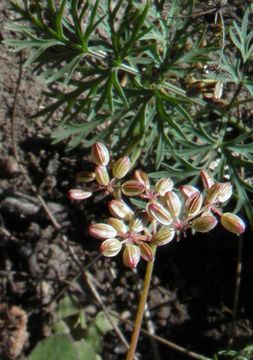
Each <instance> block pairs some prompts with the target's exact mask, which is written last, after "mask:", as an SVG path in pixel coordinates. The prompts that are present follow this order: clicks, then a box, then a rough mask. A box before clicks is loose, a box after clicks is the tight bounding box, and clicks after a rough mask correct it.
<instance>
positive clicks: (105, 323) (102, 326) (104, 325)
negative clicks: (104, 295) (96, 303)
mask: <svg viewBox="0 0 253 360" xmlns="http://www.w3.org/2000/svg"><path fill="white" fill-rule="evenodd" d="M110 320H111V322H112V323H113V324H114V326H117V325H118V318H117V316H116V314H115V315H112V314H110ZM111 322H110V321H109V319H108V318H107V316H106V315H105V313H104V311H100V312H99V313H98V314H97V316H96V319H95V324H96V326H97V328H98V329H99V331H100V333H101V334H102V335H105V334H106V333H107V332H108V331H111V330H113V326H112V323H111Z"/></svg>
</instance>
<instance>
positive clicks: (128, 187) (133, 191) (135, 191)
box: [121, 180, 145, 196]
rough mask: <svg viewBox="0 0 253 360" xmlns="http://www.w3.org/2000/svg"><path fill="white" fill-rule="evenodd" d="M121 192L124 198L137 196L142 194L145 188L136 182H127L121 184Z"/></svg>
mask: <svg viewBox="0 0 253 360" xmlns="http://www.w3.org/2000/svg"><path fill="white" fill-rule="evenodd" d="M121 190H122V192H123V194H124V195H126V196H137V195H140V194H141V193H143V191H144V190H145V186H144V185H143V184H142V183H140V182H139V181H138V180H127V181H125V182H124V183H123V184H122V186H121Z"/></svg>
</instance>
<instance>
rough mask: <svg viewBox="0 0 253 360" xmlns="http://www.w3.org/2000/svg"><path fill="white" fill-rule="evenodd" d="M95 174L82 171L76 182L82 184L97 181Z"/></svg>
mask: <svg viewBox="0 0 253 360" xmlns="http://www.w3.org/2000/svg"><path fill="white" fill-rule="evenodd" d="M95 177H96V175H95V173H94V172H93V171H80V172H79V173H78V174H77V176H76V181H77V182H80V183H88V182H91V181H93V180H95Z"/></svg>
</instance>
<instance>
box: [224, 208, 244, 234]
mask: <svg viewBox="0 0 253 360" xmlns="http://www.w3.org/2000/svg"><path fill="white" fill-rule="evenodd" d="M221 224H222V225H223V226H224V228H225V229H226V230H228V231H230V232H232V233H234V234H237V235H239V234H242V233H243V232H244V231H245V223H244V222H243V220H242V219H240V218H239V216H237V215H235V214H233V213H225V214H223V215H222V216H221Z"/></svg>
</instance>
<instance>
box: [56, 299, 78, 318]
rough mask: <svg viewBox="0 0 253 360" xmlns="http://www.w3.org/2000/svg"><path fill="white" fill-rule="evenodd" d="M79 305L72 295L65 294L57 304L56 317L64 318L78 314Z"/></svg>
mask: <svg viewBox="0 0 253 360" xmlns="http://www.w3.org/2000/svg"><path fill="white" fill-rule="evenodd" d="M79 312H80V306H79V305H78V303H77V301H76V300H75V299H74V298H73V297H72V296H68V295H67V296H65V297H64V298H63V299H61V301H60V302H59V305H58V311H57V313H58V318H59V319H61V320H62V319H65V318H66V317H69V316H72V315H76V314H79Z"/></svg>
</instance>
